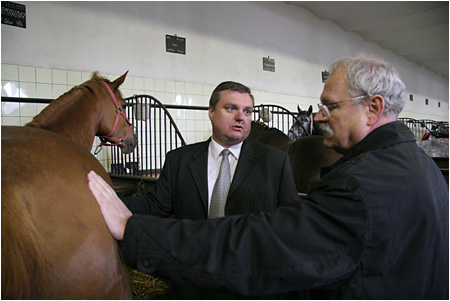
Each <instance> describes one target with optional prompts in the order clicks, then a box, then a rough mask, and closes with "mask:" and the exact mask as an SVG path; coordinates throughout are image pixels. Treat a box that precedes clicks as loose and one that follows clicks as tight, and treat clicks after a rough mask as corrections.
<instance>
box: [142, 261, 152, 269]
mask: <svg viewBox="0 0 450 301" xmlns="http://www.w3.org/2000/svg"><path fill="white" fill-rule="evenodd" d="M142 264H143V265H144V267H146V268H149V267H150V265H151V261H150V260H148V259H144V261H143V262H142Z"/></svg>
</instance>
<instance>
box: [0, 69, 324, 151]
mask: <svg viewBox="0 0 450 301" xmlns="http://www.w3.org/2000/svg"><path fill="white" fill-rule="evenodd" d="M100 75H101V76H104V77H106V78H109V79H110V80H114V79H116V78H117V77H119V76H120V75H121V74H114V75H111V74H100ZM91 76H92V73H90V72H81V71H73V70H60V69H47V68H39V67H27V66H17V65H8V64H2V77H1V83H2V96H11V97H21V98H49V99H55V98H57V97H59V96H60V95H61V94H63V93H64V92H67V91H68V90H70V89H71V88H72V87H73V86H76V85H79V84H81V83H83V82H84V81H86V80H89V79H90V78H91ZM214 88H215V86H212V85H204V84H200V83H189V82H178V81H171V80H161V79H155V78H142V77H133V76H128V77H127V78H126V80H125V82H124V83H123V84H122V86H121V88H120V90H121V91H122V95H123V96H124V97H128V96H132V95H134V94H147V95H151V96H153V97H155V98H156V99H158V100H159V101H161V102H162V103H163V104H172V105H188V106H203V107H207V106H208V103H209V97H210V96H211V92H212V91H213V89H214ZM253 95H254V96H255V104H262V103H264V104H277V105H280V106H283V107H285V108H287V109H288V110H292V111H296V107H297V104H299V105H300V106H301V107H302V108H305V109H306V108H307V107H308V106H309V105H310V104H313V105H314V106H315V105H316V104H317V103H318V99H308V98H302V97H298V96H292V95H284V94H276V93H268V92H264V91H253ZM45 106H46V105H45V104H25V103H10V102H2V114H1V116H2V125H24V124H25V123H27V122H29V121H30V120H31V119H32V117H33V116H35V115H36V114H38V113H39V112H40V111H41V110H42V109H43V108H44V107H45ZM170 112H171V114H172V117H173V118H174V119H175V120H176V123H177V125H178V127H179V128H180V130H181V132H182V134H183V136H184V138H185V140H186V142H187V143H193V142H197V141H202V140H204V139H206V138H208V137H209V136H210V134H211V125H210V121H209V119H208V112H207V111H186V110H170Z"/></svg>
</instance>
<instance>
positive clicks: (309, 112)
mask: <svg viewBox="0 0 450 301" xmlns="http://www.w3.org/2000/svg"><path fill="white" fill-rule="evenodd" d="M312 110H313V108H312V105H309V109H308V115H310V114H311V113H312Z"/></svg>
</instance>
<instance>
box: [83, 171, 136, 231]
mask: <svg viewBox="0 0 450 301" xmlns="http://www.w3.org/2000/svg"><path fill="white" fill-rule="evenodd" d="M87 177H88V185H89V189H90V190H91V192H92V194H93V195H94V197H95V199H96V200H97V202H98V204H99V206H100V210H101V212H102V215H103V218H104V219H105V222H106V225H107V226H108V229H109V232H111V234H112V236H113V237H114V238H115V239H117V240H122V239H123V235H124V233H125V226H126V224H127V221H128V219H129V218H130V217H131V216H132V215H133V214H132V213H131V211H130V210H128V208H127V206H125V204H124V203H123V202H122V201H121V200H120V199H119V197H118V196H117V194H116V192H115V191H114V189H113V188H112V187H111V186H109V185H108V183H106V182H105V180H103V178H102V177H100V176H99V175H97V174H96V173H95V172H94V171H91V172H89V173H88V175H87Z"/></svg>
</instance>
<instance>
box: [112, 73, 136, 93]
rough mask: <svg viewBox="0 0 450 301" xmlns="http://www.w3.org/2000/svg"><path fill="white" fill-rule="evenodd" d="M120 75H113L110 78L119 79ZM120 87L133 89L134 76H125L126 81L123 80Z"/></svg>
mask: <svg viewBox="0 0 450 301" xmlns="http://www.w3.org/2000/svg"><path fill="white" fill-rule="evenodd" d="M119 77H120V76H117V75H115V76H114V77H112V78H111V79H110V80H111V81H112V82H113V81H115V80H116V79H118V78H119ZM120 89H129V90H132V89H133V77H132V76H127V77H126V78H125V81H124V82H123V84H121V85H120Z"/></svg>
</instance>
